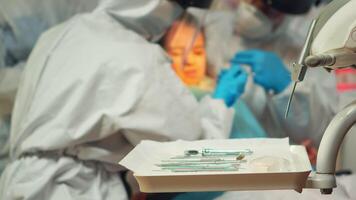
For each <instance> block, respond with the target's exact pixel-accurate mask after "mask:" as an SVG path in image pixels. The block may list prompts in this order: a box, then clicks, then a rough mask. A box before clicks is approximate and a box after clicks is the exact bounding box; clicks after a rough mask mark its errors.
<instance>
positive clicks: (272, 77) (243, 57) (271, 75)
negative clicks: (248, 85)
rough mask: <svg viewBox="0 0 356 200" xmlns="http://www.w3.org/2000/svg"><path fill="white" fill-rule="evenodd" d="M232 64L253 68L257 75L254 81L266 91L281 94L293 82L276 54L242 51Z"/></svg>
mask: <svg viewBox="0 0 356 200" xmlns="http://www.w3.org/2000/svg"><path fill="white" fill-rule="evenodd" d="M231 62H232V63H237V64H246V65H249V66H251V69H252V71H253V72H254V74H255V75H254V81H255V82H256V83H257V84H259V85H261V86H262V87H264V88H265V90H273V91H274V92H275V93H280V92H282V91H283V90H284V89H285V88H286V87H287V86H288V85H289V84H290V82H291V78H290V73H289V71H288V70H287V68H286V67H285V66H284V64H283V61H282V60H281V59H280V58H279V57H278V56H277V55H276V54H275V53H272V52H268V51H262V50H249V51H241V52H238V53H237V54H236V55H235V57H234V58H233V59H232V61H231Z"/></svg>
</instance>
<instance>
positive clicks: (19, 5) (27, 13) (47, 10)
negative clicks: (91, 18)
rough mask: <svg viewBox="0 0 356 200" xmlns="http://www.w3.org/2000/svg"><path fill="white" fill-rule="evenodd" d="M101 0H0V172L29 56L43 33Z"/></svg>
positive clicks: (89, 8)
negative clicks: (18, 90)
mask: <svg viewBox="0 0 356 200" xmlns="http://www.w3.org/2000/svg"><path fill="white" fill-rule="evenodd" d="M97 2H98V0H0V174H1V172H2V170H3V168H4V165H5V164H6V162H7V158H8V153H9V148H8V146H9V145H8V142H7V139H8V136H9V134H10V133H9V130H10V128H9V127H10V116H11V112H12V108H13V104H14V99H15V95H16V91H17V87H18V85H19V81H20V77H21V74H22V71H23V67H24V65H25V63H26V60H27V58H28V56H29V54H30V52H31V51H32V48H33V47H34V46H35V43H36V41H37V39H38V38H39V36H40V35H41V33H43V32H44V31H46V30H47V29H49V28H50V27H52V26H54V25H56V24H59V23H61V22H63V21H65V20H67V19H68V18H70V17H71V16H73V15H75V14H76V13H83V12H87V11H92V10H93V9H94V8H95V7H96V6H97Z"/></svg>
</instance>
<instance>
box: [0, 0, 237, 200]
mask: <svg viewBox="0 0 356 200" xmlns="http://www.w3.org/2000/svg"><path fill="white" fill-rule="evenodd" d="M177 10H179V12H177ZM180 11H181V8H180V7H179V6H178V4H176V3H174V2H171V1H166V0H104V1H102V2H101V3H100V4H99V6H98V8H97V9H96V10H95V11H93V12H92V13H90V14H83V15H78V16H76V17H74V18H72V19H71V20H69V21H68V22H66V23H64V24H61V25H59V26H56V27H54V28H52V29H50V30H49V31H47V32H46V33H45V34H43V35H42V36H41V38H40V39H39V42H38V43H37V45H36V47H35V48H34V50H33V52H32V53H31V56H30V58H29V60H28V63H27V66H26V68H25V71H24V76H23V79H22V80H21V85H20V88H19V91H18V96H17V97H16V103H15V108H14V112H13V118H12V120H13V121H12V122H13V123H12V130H11V136H10V142H11V143H10V145H11V159H12V162H11V163H10V164H9V165H8V166H7V168H6V169H5V171H4V172H3V174H2V177H1V183H0V199H9V200H11V199H26V200H28V199H46V200H52V199H58V200H59V199H60V200H63V199H67V200H69V199H96V200H99V199H115V200H118V199H127V194H126V192H125V189H124V187H123V183H122V181H121V179H120V178H119V176H118V175H117V172H119V171H120V170H122V168H121V167H120V166H118V164H117V162H118V161H120V160H121V159H122V158H123V157H124V156H125V155H126V153H128V152H129V151H130V150H131V149H132V147H133V145H135V144H137V143H138V142H140V140H142V139H156V140H169V139H172V140H175V139H185V140H194V139H198V138H227V137H228V134H229V132H230V128H231V122H232V116H233V114H234V113H233V112H234V111H233V110H232V109H228V108H227V107H226V106H225V104H224V103H223V101H222V100H214V99H211V98H209V97H207V98H205V99H203V100H202V102H200V104H198V102H197V101H196V100H195V98H194V96H193V95H192V94H191V93H190V92H189V90H188V89H187V88H185V86H184V85H183V84H182V83H181V81H180V80H179V78H178V77H177V76H176V75H175V73H174V71H173V70H172V68H171V63H170V60H169V59H168V57H167V55H166V54H165V52H164V51H163V50H162V49H161V47H160V46H158V45H156V44H154V43H152V42H150V41H148V40H146V39H145V38H155V39H157V38H158V37H156V36H159V35H162V33H163V32H164V30H165V28H168V26H170V24H171V23H172V22H173V20H174V19H175V18H176V17H177V16H178V15H177V14H179V13H180ZM144 37H145V38H144ZM137 162H138V164H139V162H140V161H137Z"/></svg>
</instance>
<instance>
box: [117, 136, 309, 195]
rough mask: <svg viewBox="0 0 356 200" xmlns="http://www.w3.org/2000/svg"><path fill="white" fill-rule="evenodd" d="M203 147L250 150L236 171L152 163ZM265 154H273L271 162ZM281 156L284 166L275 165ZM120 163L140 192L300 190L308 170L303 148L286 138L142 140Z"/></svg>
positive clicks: (278, 162) (307, 161)
mask: <svg viewBox="0 0 356 200" xmlns="http://www.w3.org/2000/svg"><path fill="white" fill-rule="evenodd" d="M206 147H209V148H215V149H226V150H227V149H229V150H231V149H250V150H252V151H253V152H254V153H253V154H252V155H250V156H246V163H245V165H244V168H243V169H239V170H238V171H219V172H216V171H214V172H212V171H208V172H179V173H177V172H169V171H168V172H167V171H161V170H158V169H157V166H156V164H157V163H159V162H160V161H161V160H163V159H167V158H170V157H172V156H174V155H177V154H179V153H180V152H184V151H186V150H190V149H203V148H206ZM265 158H267V159H265ZM268 158H273V159H272V161H273V162H272V161H271V159H268ZM261 159H262V160H261ZM256 160H257V161H258V162H256ZM281 160H282V161H283V163H285V164H284V165H285V166H283V165H280V166H279V164H280V163H281ZM274 162H275V163H274ZM256 163H257V164H256ZM286 163H287V164H286ZM120 164H121V165H123V166H125V167H126V168H128V169H130V170H131V171H133V172H134V175H135V177H136V180H137V182H138V184H139V186H140V190H141V192H146V193H161V192H198V191H237V190H281V189H292V190H296V191H298V192H301V191H302V189H303V187H304V186H305V183H306V180H307V178H308V176H309V173H310V172H311V165H310V162H309V159H308V156H307V153H306V150H305V148H304V147H303V146H297V145H292V146H290V145H289V140H288V138H285V139H231V140H201V141H192V142H190V141H175V142H162V143H161V142H153V141H143V142H141V143H140V144H139V145H137V146H136V147H135V149H134V150H132V151H131V152H130V153H129V154H128V155H127V156H126V157H125V158H124V159H123V160H122V161H121V162H120ZM256 166H257V167H256ZM266 166H274V167H266Z"/></svg>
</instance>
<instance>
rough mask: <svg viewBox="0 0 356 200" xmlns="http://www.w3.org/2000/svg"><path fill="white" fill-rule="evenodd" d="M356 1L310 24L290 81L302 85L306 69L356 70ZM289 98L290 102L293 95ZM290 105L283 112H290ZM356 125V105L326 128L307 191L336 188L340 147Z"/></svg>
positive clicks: (332, 7)
mask: <svg viewBox="0 0 356 200" xmlns="http://www.w3.org/2000/svg"><path fill="white" fill-rule="evenodd" d="M355 10H356V1H355V0H335V1H332V2H331V3H330V4H329V5H328V6H327V7H326V8H325V9H324V10H323V11H322V12H321V13H320V15H319V17H318V18H317V19H316V20H314V21H313V23H312V25H311V27H310V30H309V33H308V37H307V40H306V43H305V45H304V48H303V51H302V53H301V56H300V59H299V61H298V63H297V64H294V66H293V69H292V79H293V81H294V82H295V85H294V89H295V86H296V83H298V82H301V81H303V79H304V76H305V74H306V71H307V68H308V67H324V68H325V69H326V70H328V71H331V70H334V69H337V68H344V67H353V68H356V12H355ZM294 89H293V91H292V95H291V98H290V101H292V96H293V92H294ZM289 106H290V103H289V104H288V108H287V111H286V116H287V113H288V110H289ZM355 123H356V101H353V102H352V103H351V104H350V105H348V106H347V107H346V108H344V109H343V110H342V111H341V112H339V113H338V114H337V115H336V116H335V117H334V118H333V120H332V121H331V122H330V124H329V126H328V127H327V129H326V131H325V133H324V135H323V138H322V140H321V143H320V147H319V151H318V156H317V164H316V172H315V174H313V175H311V176H310V177H309V178H308V181H307V183H306V186H305V187H306V188H317V189H320V190H321V193H322V194H331V193H332V190H333V188H335V187H336V181H335V175H334V174H335V166H336V158H337V154H338V151H339V148H340V145H341V143H342V141H343V139H344V136H345V135H346V134H347V132H348V131H349V129H350V128H351V127H352V126H353V125H354V124H355Z"/></svg>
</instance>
